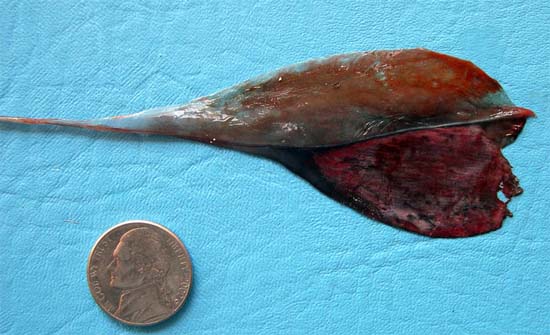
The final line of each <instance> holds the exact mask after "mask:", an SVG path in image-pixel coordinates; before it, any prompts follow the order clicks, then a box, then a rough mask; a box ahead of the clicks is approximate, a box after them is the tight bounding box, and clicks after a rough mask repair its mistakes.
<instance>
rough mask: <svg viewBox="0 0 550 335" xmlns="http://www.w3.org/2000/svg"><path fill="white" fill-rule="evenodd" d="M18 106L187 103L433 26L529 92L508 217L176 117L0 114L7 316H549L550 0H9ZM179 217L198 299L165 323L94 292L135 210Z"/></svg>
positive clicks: (120, 109) (304, 326) (181, 330)
mask: <svg viewBox="0 0 550 335" xmlns="http://www.w3.org/2000/svg"><path fill="white" fill-rule="evenodd" d="M0 5H1V6H0V8H2V11H1V12H0V46H1V51H0V114H4V115H6V114H8V115H27V116H35V117H54V116H59V117H66V118H69V117H70V118H94V117H99V116H108V115H115V114H126V113H130V112H135V111H139V110H142V109H146V108H151V107H157V106H164V105H171V104H177V103H182V102H186V101H188V100H190V99H192V98H196V97H198V96H201V95H205V94H208V93H212V92H214V91H217V90H219V89H221V88H224V87H227V86H230V85H232V84H234V83H237V82H240V81H242V80H245V79H247V78H250V77H253V76H256V75H259V74H262V73H264V72H268V71H272V70H274V69H276V68H278V67H280V66H283V65H288V64H292V63H295V62H298V61H303V60H307V59H309V58H315V57H321V56H326V55H330V54H337V53H343V52H350V51H356V50H372V49H391V48H406V47H417V46H423V47H427V48H430V49H434V50H437V51H440V52H445V53H449V54H452V55H456V56H458V57H461V58H466V59H470V60H472V61H474V62H475V63H476V64H477V65H479V66H480V67H481V68H482V69H484V70H485V71H486V72H487V73H489V74H490V75H491V76H493V77H494V78H496V79H497V80H499V81H500V82H501V83H502V84H503V86H504V88H505V89H506V91H507V92H508V94H509V95H510V97H511V98H512V100H513V101H514V102H516V103H517V104H518V105H521V106H525V107H528V108H531V109H533V110H534V111H536V112H537V113H538V118H537V119H532V120H530V121H529V123H528V125H527V127H526V129H525V131H524V133H523V134H522V136H521V137H520V139H519V140H518V141H517V142H516V143H515V144H514V145H512V146H510V147H509V148H507V149H506V150H505V154H506V156H507V157H508V159H509V160H510V161H511V163H512V165H513V166H514V171H515V173H516V175H518V177H519V178H520V180H521V182H522V186H523V187H524V189H525V193H524V194H523V195H521V196H520V197H518V198H516V199H514V201H512V203H511V204H510V208H511V210H512V211H513V212H514V217H513V218H511V219H508V220H506V221H505V225H504V227H503V228H502V229H501V230H498V231H496V232H493V233H490V234H487V235H483V236H479V237H475V238H469V239H457V240H442V239H429V238H424V237H420V236H417V235H413V234H410V233H407V232H404V231H400V230H396V229H394V228H391V227H389V226H385V225H383V224H379V223H376V222H374V221H371V220H368V219H366V218H365V217H362V216H360V215H359V214H357V213H355V212H353V211H352V210H350V209H348V208H346V207H343V206H341V205H339V204H337V203H335V202H334V201H332V200H330V199H328V198H326V197H325V196H323V195H321V194H320V193H319V192H317V191H316V190H315V189H313V187H311V186H310V185H309V184H307V183H306V182H304V181H303V180H301V179H299V178H297V177H295V176H294V175H292V174H291V173H289V172H288V171H286V170H285V169H284V168H283V167H281V166H279V165H277V164H275V163H272V162H270V161H266V160H262V159H258V158H255V157H251V156H247V155H244V154H240V153H237V152H233V151H227V150H222V149H217V148H214V147H209V146H206V145H201V144H196V143H190V142H186V141H174V140H172V139H170V138H152V137H145V136H137V135H136V136H133V135H109V134H100V133H92V132H86V131H78V130H70V131H62V130H61V129H60V128H52V127H46V128H39V127H13V126H6V125H0V213H1V214H2V215H1V216H0V237H1V240H2V243H0V269H1V270H0V333H1V334H31V333H32V334H35V333H44V334H54V333H55V334H114V333H116V334H133V333H146V332H155V333H158V334H163V333H170V334H224V333H227V334H268V333H284V334H293V333H294V334H304V333H308V332H309V333H314V334H325V333H326V334H354V333H357V334H359V333H361V334H430V333H439V334H549V333H550V312H549V306H550V293H549V292H550V223H549V220H548V217H549V214H550V211H549V209H548V208H549V207H548V206H549V205H548V204H549V200H550V196H549V192H550V172H549V171H550V160H549V159H548V158H549V146H548V142H549V140H550V135H549V134H550V133H549V131H548V129H549V128H550V116H549V115H550V84H549V83H550V47H549V44H548V39H549V35H548V33H549V31H550V24H549V22H550V7H549V6H550V5H549V4H548V2H547V1H542V0H537V1H534V0H530V1H481V2H478V1H449V2H440V1H410V0H406V1H370V2H369V3H363V2H357V3H351V2H341V1H334V2H333V3H332V4H331V3H329V1H300V4H293V5H291V4H290V2H288V1H285V2H280V3H273V2H271V1H264V0H258V1H250V2H243V3H237V2H232V3H225V4H222V3H221V2H220V3H219V4H216V3H214V2H213V1H184V2H182V1H161V0H159V1H143V2H140V3H139V4H138V3H137V2H134V1H110V0H101V1H31V0H26V1H0ZM132 218H142V219H149V220H153V221H157V222H159V223H161V224H164V225H166V226H167V227H169V228H170V229H171V230H173V231H174V232H176V233H177V234H178V235H179V236H180V237H181V239H182V240H183V241H184V243H185V244H186V245H187V247H188V249H189V252H190V254H191V256H192V258H193V263H194V271H195V278H194V279H195V280H194V287H193V289H192V292H191V296H190V299H189V300H188V302H187V305H186V306H185V307H184V309H183V310H182V311H181V312H180V313H179V314H178V315H177V316H176V317H175V318H174V319H172V320H170V321H169V322H167V323H164V324H161V325H158V326H155V327H153V328H148V329H136V328H131V327H126V326H123V325H121V324H119V323H117V322H115V321H113V320H112V319H110V318H109V317H108V316H106V315H105V314H104V313H103V312H102V311H101V310H100V309H99V308H98V307H97V306H96V305H95V303H94V301H93V299H92V298H91V296H90V294H89V292H88V287H87V283H86V276H85V272H86V261H87V256H88V252H89V251H90V248H91V247H92V245H93V243H94V241H95V240H96V239H97V238H98V237H99V235H100V234H101V233H102V232H103V231H104V230H106V229H107V228H109V227H110V226H112V225H114V224H115V223H117V222H120V221H124V220H128V219H132Z"/></svg>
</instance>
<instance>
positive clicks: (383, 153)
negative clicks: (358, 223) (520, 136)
mask: <svg viewBox="0 0 550 335" xmlns="http://www.w3.org/2000/svg"><path fill="white" fill-rule="evenodd" d="M312 159H313V161H314V163H315V165H316V166H317V168H318V170H319V173H320V175H321V176H322V179H323V180H324V182H326V183H327V184H329V185H330V187H329V188H331V189H332V192H333V193H334V194H338V196H340V201H342V202H344V203H346V204H347V205H349V206H351V207H353V208H355V209H357V210H359V211H360V212H362V213H363V214H365V215H367V216H369V217H371V218H373V219H375V220H379V221H382V222H384V223H387V224H390V225H392V226H395V227H399V228H403V229H406V230H409V231H412V232H416V233H419V234H422V235H427V236H432V237H465V236H472V235H477V234H482V233H486V232H489V231H492V230H495V229H498V228H500V227H501V225H502V221H503V220H504V218H505V217H506V216H511V213H510V212H509V211H508V209H507V208H506V202H503V201H501V200H500V199H499V197H498V195H497V194H498V192H499V191H502V193H503V194H504V195H505V196H506V197H507V198H511V197H513V196H515V195H518V194H520V193H521V192H522V189H521V188H520V187H519V184H518V180H517V179H516V177H515V176H514V175H513V174H512V170H511V167H510V164H509V163H508V161H507V160H506V159H505V158H504V157H503V156H502V153H501V152H500V145H499V144H498V143H496V142H495V141H494V140H492V139H490V138H489V136H488V133H487V132H486V131H485V130H484V129H483V128H482V127H481V126H479V125H474V126H467V127H450V128H436V129H427V130H419V131H412V132H408V133H404V134H400V135H395V136H389V137H384V138H379V139H374V140H370V141H364V142H359V143H355V144H352V145H348V146H345V147H341V148H335V149H329V150H326V151H321V152H316V153H314V154H313V156H312ZM334 194H333V195H334Z"/></svg>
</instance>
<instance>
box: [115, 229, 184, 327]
mask: <svg viewBox="0 0 550 335" xmlns="http://www.w3.org/2000/svg"><path fill="white" fill-rule="evenodd" d="M108 270H109V271H110V282H109V285H110V286H111V287H113V288H118V289H121V290H122V292H121V294H120V298H119V301H118V306H117V309H116V311H115V312H114V315H115V316H117V317H119V318H121V319H123V320H127V321H129V322H140V323H154V322H157V321H160V320H163V319H165V318H166V317H168V316H169V314H171V312H172V310H173V308H174V306H173V304H174V303H173V302H172V301H171V300H170V295H171V292H170V289H169V288H168V285H167V283H166V275H167V273H168V271H169V270H170V262H169V255H168V251H167V250H166V247H165V245H164V244H163V242H162V239H161V237H160V236H159V235H158V234H157V233H156V232H155V231H154V230H152V229H150V228H148V227H140V228H134V229H131V230H129V231H127V232H126V233H124V234H123V235H122V236H121V237H120V240H119V242H118V244H117V246H116V248H115V250H114V251H113V261H112V262H111V263H110V264H109V267H108Z"/></svg>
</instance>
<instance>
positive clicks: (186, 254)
mask: <svg viewBox="0 0 550 335" xmlns="http://www.w3.org/2000/svg"><path fill="white" fill-rule="evenodd" d="M136 223H145V224H149V225H152V226H155V227H157V228H160V229H161V230H163V231H164V232H166V233H167V234H168V235H170V237H172V238H174V239H175V240H176V241H177V243H178V245H179V246H181V248H182V250H183V252H184V253H185V256H186V257H187V259H189V288H188V289H187V292H186V293H185V296H184V297H183V299H181V302H180V303H179V305H178V306H177V307H176V308H174V310H173V311H172V313H170V315H169V316H167V317H166V318H165V319H163V320H159V321H154V322H148V323H143V322H131V321H127V320H124V319H121V318H119V317H117V316H116V315H114V314H112V313H110V312H109V311H107V310H106V309H105V308H103V306H102V305H101V303H100V302H99V301H98V300H97V299H96V297H95V295H94V291H93V288H92V285H91V281H90V271H89V269H90V265H91V262H92V256H93V254H94V251H95V249H96V248H97V246H98V244H99V242H101V240H102V239H103V238H104V237H106V236H107V235H108V234H109V233H110V232H111V231H113V230H115V229H118V228H120V227H122V226H127V225H130V224H136ZM86 279H87V282H88V289H89V290H90V294H91V295H92V298H94V301H95V303H96V304H97V305H98V306H99V308H101V309H102V310H103V312H105V314H107V315H109V316H110V317H112V318H113V319H115V320H117V321H120V322H122V323H124V324H127V325H130V326H152V325H156V324H159V323H161V322H164V321H166V320H168V319H170V318H172V317H173V316H174V314H176V313H177V312H178V311H179V310H180V309H181V307H182V306H183V305H184V304H185V302H186V301H187V298H188V297H189V293H190V291H191V287H192V286H193V262H192V261H191V256H189V252H188V251H187V248H186V247H185V245H184V244H183V242H182V241H181V240H180V238H179V237H178V236H177V235H176V234H175V233H174V232H172V231H171V230H170V229H168V228H166V227H164V226H163V225H161V224H158V223H156V222H153V221H148V220H128V221H124V222H121V223H118V224H116V225H114V226H112V227H111V228H109V229H107V230H106V231H105V232H104V233H103V234H101V236H99V237H98V239H97V240H96V241H95V243H94V245H93V247H92V250H91V251H90V254H89V255H88V262H87V263H86Z"/></svg>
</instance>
